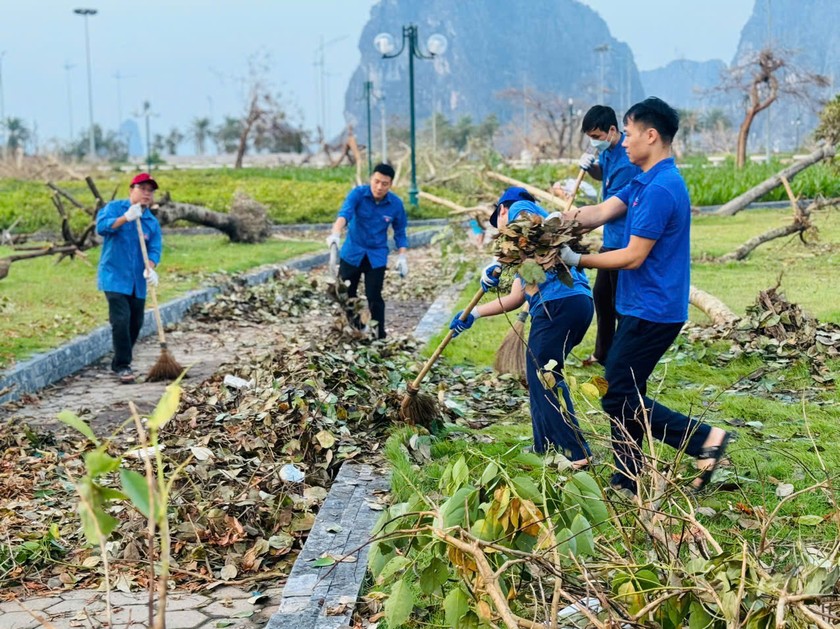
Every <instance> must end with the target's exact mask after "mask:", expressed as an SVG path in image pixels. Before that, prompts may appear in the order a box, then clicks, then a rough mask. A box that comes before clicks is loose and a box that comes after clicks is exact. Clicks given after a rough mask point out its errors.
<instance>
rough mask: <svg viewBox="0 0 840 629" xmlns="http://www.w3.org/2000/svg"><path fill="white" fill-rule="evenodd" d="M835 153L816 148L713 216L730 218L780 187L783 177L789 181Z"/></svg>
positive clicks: (724, 206)
mask: <svg viewBox="0 0 840 629" xmlns="http://www.w3.org/2000/svg"><path fill="white" fill-rule="evenodd" d="M836 152H837V149H836V148H835V147H833V146H823V147H820V148H818V149H817V150H816V151H814V152H813V153H811V154H810V155H808V157H806V158H805V159H802V160H799V161H798V162H794V163H793V164H791V165H790V166H788V167H787V168H785V169H784V170H783V171H781V172H780V173H777V174H775V175H773V176H772V177H770V178H768V179H765V180H764V181H762V182H761V183H760V184H758V185H757V186H755V187H754V188H752V189H750V190H747V191H746V192H745V193H744V194H742V195H740V196H737V197H735V198H734V199H732V200H731V201H729V202H728V203H725V204H724V205H722V206H721V207H720V208H718V209H717V211H716V212H715V214H718V215H720V216H732V215H734V214H737V213H738V212H740V211H741V210H743V209H744V208H745V207H747V206H748V205H749V204H750V203H752V202H753V201H755V200H756V199H759V198H761V197H762V196H764V195H765V194H767V193H768V192H770V191H771V190H773V189H774V188H777V187H778V186H780V185H782V177H785V178H786V179H788V180H790V179H791V178H793V176H794V175H796V174H797V173H798V172H800V171H803V170H805V169H806V168H808V167H809V166H813V165H814V164H816V163H818V162H820V161H822V160H824V159H826V158H829V157H833V156H834V155H835V154H836Z"/></svg>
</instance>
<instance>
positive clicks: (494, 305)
mask: <svg viewBox="0 0 840 629" xmlns="http://www.w3.org/2000/svg"><path fill="white" fill-rule="evenodd" d="M524 302H525V286H524V285H523V283H522V279H521V278H519V277H517V278H516V279H515V280H514V281H513V285H512V286H511V287H510V293H509V294H507V295H505V296H504V297H499V298H498V299H494V300H493V301H488V302H487V303H486V304H481V305H480V306H478V307H477V308H476V311H478V313H479V315H480V316H482V317H492V316H495V315H500V314H502V313H503V312H510V311H511V310H516V309H517V308H519V306H521V305H522V304H523V303H524Z"/></svg>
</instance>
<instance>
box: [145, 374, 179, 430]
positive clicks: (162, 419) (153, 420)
mask: <svg viewBox="0 0 840 629" xmlns="http://www.w3.org/2000/svg"><path fill="white" fill-rule="evenodd" d="M180 403H181V387H180V386H178V385H177V384H170V385H169V386H168V387H166V391H164V393H163V397H162V398H160V402H158V404H157V406H156V407H155V410H154V412H153V413H152V416H151V417H149V428H150V429H151V430H160V429H161V428H163V427H164V426H165V425H166V423H167V422H168V421H169V420H170V419H172V418H173V417H174V416H175V413H177V412H178V404H180Z"/></svg>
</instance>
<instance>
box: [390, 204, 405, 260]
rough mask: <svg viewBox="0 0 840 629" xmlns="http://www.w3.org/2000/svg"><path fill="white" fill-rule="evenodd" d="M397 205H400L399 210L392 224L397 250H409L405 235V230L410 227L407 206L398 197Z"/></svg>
mask: <svg viewBox="0 0 840 629" xmlns="http://www.w3.org/2000/svg"><path fill="white" fill-rule="evenodd" d="M394 196H396V195H394ZM397 203H399V209H398V210H397V212H396V213H395V214H394V222H393V224H392V225H393V229H394V244H395V245H396V246H397V249H401V248H403V247H405V248H408V236H406V233H405V229H406V227H408V216H407V215H406V213H405V206H404V205H403V202H402V199H400V198H399V197H397Z"/></svg>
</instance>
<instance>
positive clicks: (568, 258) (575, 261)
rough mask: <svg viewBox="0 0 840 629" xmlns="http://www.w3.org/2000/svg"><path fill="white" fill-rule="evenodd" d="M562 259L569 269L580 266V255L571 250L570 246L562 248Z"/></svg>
mask: <svg viewBox="0 0 840 629" xmlns="http://www.w3.org/2000/svg"><path fill="white" fill-rule="evenodd" d="M560 259H561V260H563V262H564V263H565V264H566V266H569V267H575V266H578V265H579V264H580V254H579V253H575V252H574V251H572V250H571V249H569V247H568V245H563V246H562V247H560Z"/></svg>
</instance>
